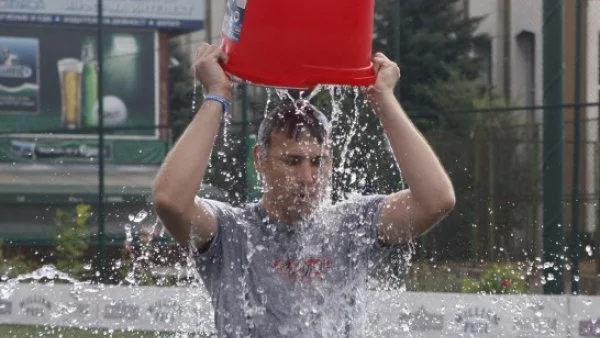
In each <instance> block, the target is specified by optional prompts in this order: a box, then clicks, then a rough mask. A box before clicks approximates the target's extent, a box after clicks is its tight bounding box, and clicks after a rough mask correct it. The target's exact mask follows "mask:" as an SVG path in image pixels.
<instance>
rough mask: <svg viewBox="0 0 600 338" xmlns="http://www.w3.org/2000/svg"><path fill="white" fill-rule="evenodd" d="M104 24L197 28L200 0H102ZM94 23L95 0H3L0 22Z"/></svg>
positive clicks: (201, 9) (202, 13)
mask: <svg viewBox="0 0 600 338" xmlns="http://www.w3.org/2000/svg"><path fill="white" fill-rule="evenodd" d="M102 8H103V11H102V12H103V13H102V15H103V24H104V25H106V26H113V27H138V28H154V29H161V30H169V29H174V30H189V31H192V30H200V29H202V28H203V24H204V18H205V11H204V1H201V0H170V1H163V0H103V5H102ZM2 22H4V23H38V24H57V25H96V24H97V0H2V1H0V23H2Z"/></svg>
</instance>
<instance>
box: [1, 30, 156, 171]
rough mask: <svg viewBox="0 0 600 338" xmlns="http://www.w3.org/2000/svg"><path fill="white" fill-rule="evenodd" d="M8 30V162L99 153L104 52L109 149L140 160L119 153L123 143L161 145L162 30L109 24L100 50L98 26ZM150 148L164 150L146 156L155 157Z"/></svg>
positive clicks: (4, 116) (4, 91)
mask: <svg viewBox="0 0 600 338" xmlns="http://www.w3.org/2000/svg"><path fill="white" fill-rule="evenodd" d="M0 32H1V33H0V148H3V149H5V153H4V156H3V153H2V150H0V161H2V160H6V159H8V160H11V159H24V158H26V159H33V158H37V159H41V158H54V159H56V158H68V159H89V158H93V157H95V156H97V154H98V153H99V150H98V149H97V147H95V145H94V144H95V142H96V139H97V138H98V134H97V133H98V121H99V113H98V111H99V109H98V106H99V105H98V103H99V101H100V100H99V98H98V80H99V76H98V75H99V73H98V71H99V69H98V60H97V58H98V55H101V57H102V60H103V73H102V74H103V84H104V85H103V100H102V102H103V108H104V109H103V112H104V113H103V120H104V127H105V129H104V133H105V135H106V139H107V140H108V142H107V144H106V145H105V149H104V150H103V151H104V154H105V155H106V156H107V158H108V159H114V158H115V156H116V158H119V156H121V157H122V158H123V159H127V158H132V157H133V158H135V157H136V155H131V156H130V155H127V154H122V155H118V153H119V151H118V149H122V148H123V147H120V146H117V144H116V143H115V142H117V141H125V140H127V141H129V144H130V145H129V146H128V147H125V148H131V142H132V141H140V140H148V141H155V142H159V141H158V135H159V133H158V129H156V128H154V126H155V125H157V124H158V121H159V104H158V75H157V74H158V42H157V41H158V39H157V35H156V34H157V33H155V32H154V31H149V30H131V29H127V30H125V29H107V30H106V31H105V33H104V34H103V40H102V42H103V43H102V45H103V47H104V48H103V51H102V53H100V54H99V53H98V50H97V49H98V44H97V41H96V39H97V34H96V30H94V29H92V28H78V29H73V28H67V27H58V26H53V27H48V28H46V29H39V27H35V26H32V25H6V26H1V27H0ZM117 143H118V142H117ZM125 143H126V142H125ZM136 144H137V145H139V147H140V149H143V148H144V147H148V145H149V144H148V143H147V144H143V143H139V142H138V143H136ZM6 149H8V150H6ZM161 149H162V146H161ZM148 153H156V154H157V155H158V153H161V151H158V152H156V151H152V150H147V151H145V154H143V155H142V154H140V155H139V156H140V157H141V158H143V159H145V160H147V157H146V156H147V154H148ZM7 154H8V155H7Z"/></svg>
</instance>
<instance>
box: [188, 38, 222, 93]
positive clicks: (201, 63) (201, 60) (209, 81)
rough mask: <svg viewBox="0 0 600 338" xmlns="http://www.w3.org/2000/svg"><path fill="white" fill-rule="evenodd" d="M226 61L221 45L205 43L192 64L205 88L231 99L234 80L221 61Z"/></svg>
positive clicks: (197, 77) (195, 74) (196, 75)
mask: <svg viewBox="0 0 600 338" xmlns="http://www.w3.org/2000/svg"><path fill="white" fill-rule="evenodd" d="M220 61H221V62H223V63H226V62H227V56H226V55H225V54H223V52H222V50H221V49H220V48H219V47H216V46H212V45H209V44H207V43H203V44H202V46H200V47H199V48H198V50H197V51H196V57H195V59H194V63H193V65H192V69H193V71H194V76H195V77H196V79H198V81H200V83H201V84H202V86H203V87H204V90H205V91H206V92H207V94H208V93H211V94H217V95H221V96H223V97H225V98H226V99H228V100H231V91H232V82H231V80H230V79H229V77H228V76H227V74H225V72H224V71H223V68H222V67H221V65H220V63H219V62H220Z"/></svg>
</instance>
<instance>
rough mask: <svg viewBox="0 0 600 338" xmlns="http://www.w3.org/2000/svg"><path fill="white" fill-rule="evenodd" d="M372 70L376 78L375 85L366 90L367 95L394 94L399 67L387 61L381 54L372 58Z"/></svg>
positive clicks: (398, 77) (398, 76) (376, 54)
mask: <svg viewBox="0 0 600 338" xmlns="http://www.w3.org/2000/svg"><path fill="white" fill-rule="evenodd" d="M373 68H374V70H375V74H376V75H377V78H376V80H375V83H374V84H373V85H371V86H369V88H368V89H367V92H368V93H369V94H383V93H387V92H391V93H393V92H394V87H395V86H396V83H398V80H399V79H400V75H401V74H400V67H398V65H397V64H396V63H395V62H393V61H392V60H390V59H388V58H387V57H386V56H385V55H383V53H379V52H378V53H375V56H374V57H373Z"/></svg>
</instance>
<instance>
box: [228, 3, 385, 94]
mask: <svg viewBox="0 0 600 338" xmlns="http://www.w3.org/2000/svg"><path fill="white" fill-rule="evenodd" d="M374 6H375V0H353V1H333V0H300V1H294V0H228V1H227V10H226V13H225V19H224V22H223V31H222V37H223V39H222V43H221V48H222V49H223V51H224V52H225V54H227V55H228V56H229V61H228V63H227V64H226V65H225V67H224V68H225V71H226V72H228V73H229V74H231V75H233V76H234V77H237V78H239V79H242V80H245V81H247V82H251V83H255V84H259V85H264V86H268V87H280V88H281V87H285V88H313V87H315V86H316V85H317V84H335V85H353V86H368V85H371V84H373V83H374V81H375V74H374V71H373V65H372V62H371V58H372V38H373V15H374V9H375V7H374Z"/></svg>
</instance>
